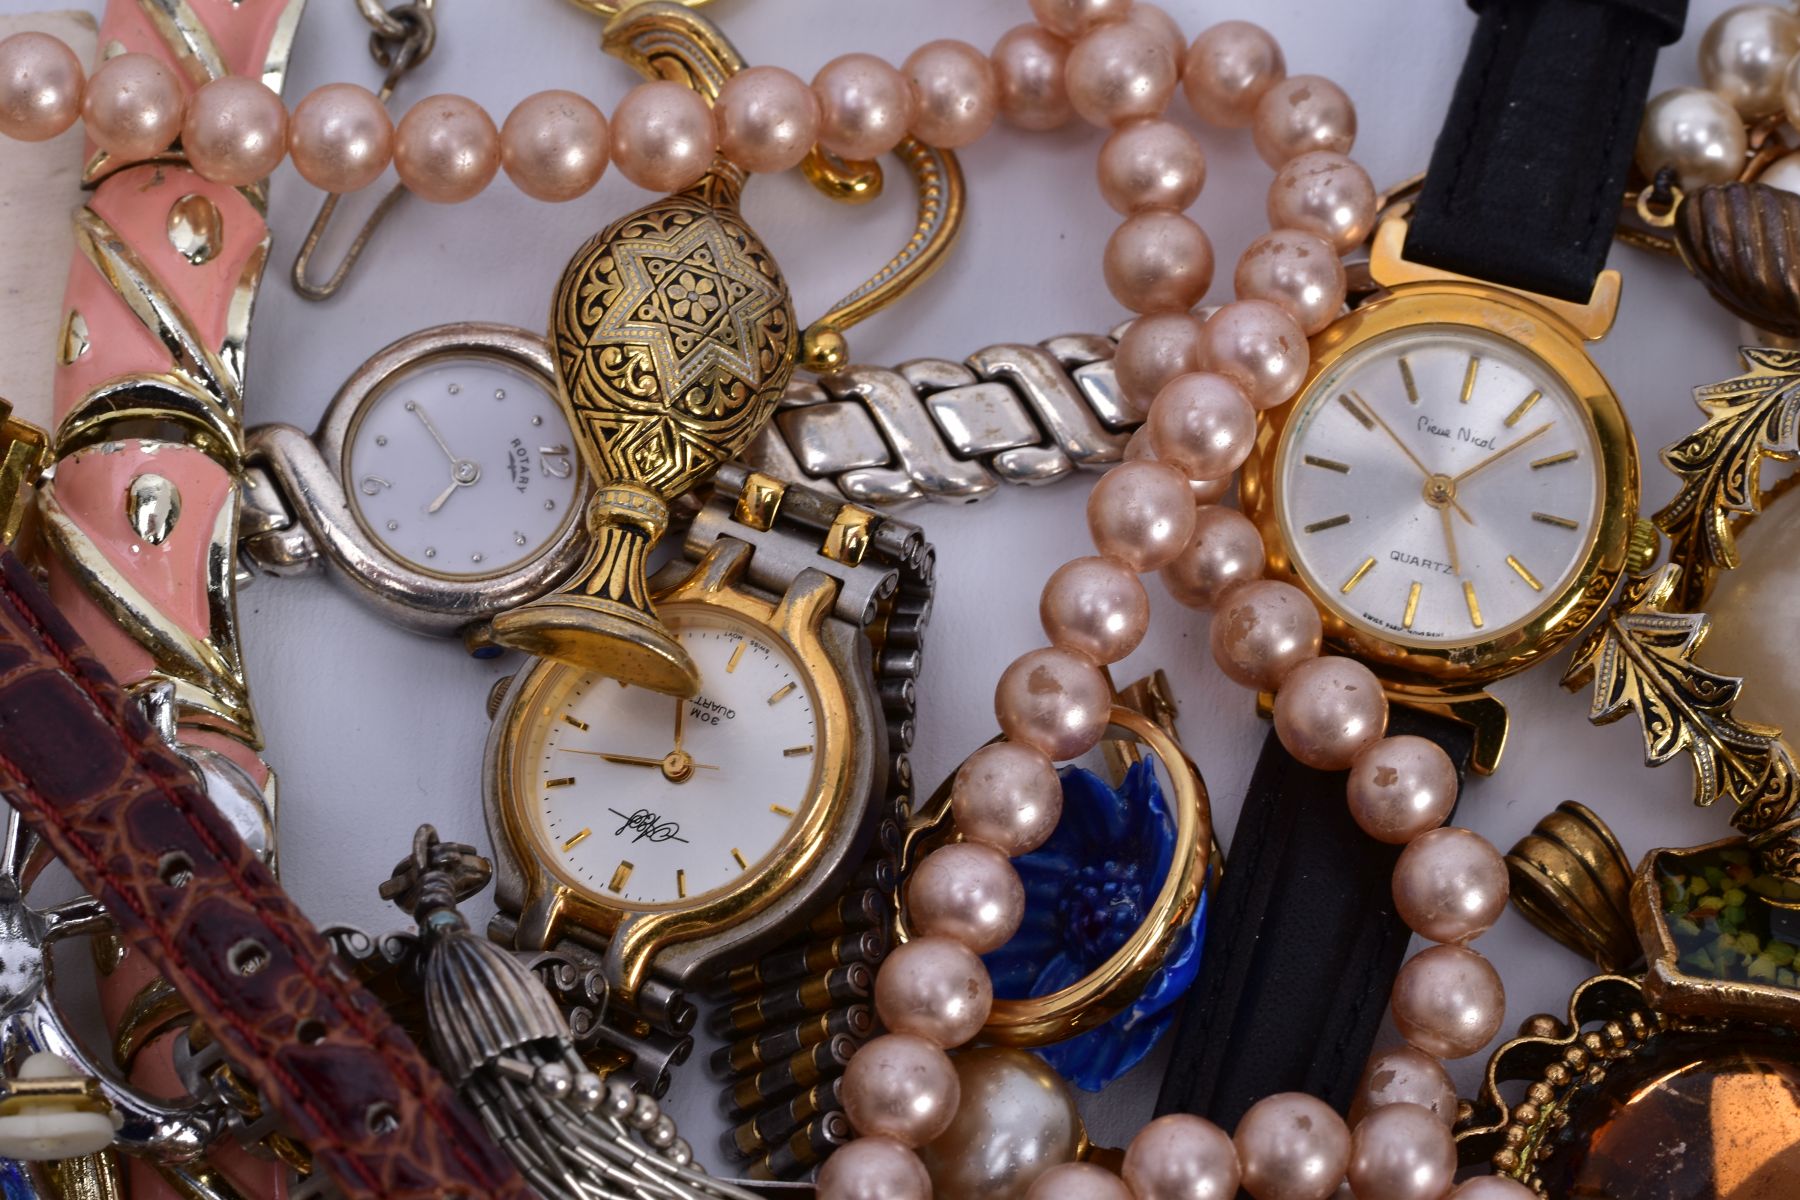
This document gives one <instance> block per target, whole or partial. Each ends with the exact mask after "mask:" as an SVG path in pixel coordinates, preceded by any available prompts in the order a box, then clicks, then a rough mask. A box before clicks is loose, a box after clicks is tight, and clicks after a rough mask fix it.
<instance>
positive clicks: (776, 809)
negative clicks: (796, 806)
mask: <svg viewBox="0 0 1800 1200" xmlns="http://www.w3.org/2000/svg"><path fill="white" fill-rule="evenodd" d="M769 811H770V812H772V813H774V814H775V815H776V816H778V817H791V816H793V815H794V810H793V809H791V808H783V807H781V805H779V804H771V805H769Z"/></svg>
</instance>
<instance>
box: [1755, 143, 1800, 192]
mask: <svg viewBox="0 0 1800 1200" xmlns="http://www.w3.org/2000/svg"><path fill="white" fill-rule="evenodd" d="M1756 182H1758V183H1766V184H1768V185H1769V186H1770V187H1772V188H1780V189H1781V190H1782V191H1784V192H1793V193H1795V194H1797V195H1800V150H1796V151H1794V152H1793V153H1792V154H1784V155H1782V156H1781V157H1780V158H1778V159H1776V160H1775V161H1774V162H1772V163H1770V164H1769V165H1768V166H1766V167H1764V168H1763V173H1762V174H1761V175H1758V176H1757V177H1756Z"/></svg>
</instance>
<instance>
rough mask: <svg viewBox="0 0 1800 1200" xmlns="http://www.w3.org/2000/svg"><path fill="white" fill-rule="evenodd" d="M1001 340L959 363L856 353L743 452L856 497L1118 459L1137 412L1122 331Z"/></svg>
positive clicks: (954, 496)
mask: <svg viewBox="0 0 1800 1200" xmlns="http://www.w3.org/2000/svg"><path fill="white" fill-rule="evenodd" d="M1122 331H1123V327H1121V328H1120V329H1117V330H1114V331H1113V333H1112V334H1110V335H1099V334H1065V335H1063V336H1061V337H1054V338H1050V339H1048V340H1046V341H1043V342H1039V343H1038V344H1037V345H1035V346H1030V345H1022V344H1018V343H1012V342H1004V343H1000V344H998V345H993V346H988V347H986V348H985V349H981V350H977V351H976V352H975V353H973V354H971V355H969V357H968V358H967V359H966V360H964V361H963V362H960V363H958V362H951V361H949V360H948V359H940V358H916V359H913V360H912V361H910V362H905V363H902V364H900V366H898V367H893V368H888V367H868V366H852V367H846V368H845V369H844V370H842V371H838V372H834V373H832V374H830V375H824V376H821V377H820V378H818V379H817V380H797V381H795V382H794V383H792V384H790V385H789V386H788V389H787V393H786V395H784V396H783V397H782V400H781V406H780V408H779V409H778V410H777V412H776V414H775V419H774V420H773V421H771V422H770V423H769V425H768V426H767V427H766V428H765V429H764V430H763V432H762V433H761V434H760V435H759V436H758V437H757V439H756V440H755V441H754V442H752V443H751V444H750V447H749V449H748V450H747V451H745V453H744V459H745V461H746V462H748V463H750V464H751V466H753V467H754V468H756V469H757V470H759V471H763V472H766V473H767V474H770V475H774V476H776V477H777V478H780V479H791V480H796V481H798V482H801V483H805V484H808V485H809V486H812V487H817V488H823V489H826V490H828V491H829V490H835V491H838V492H840V493H841V494H842V495H843V496H845V497H846V498H848V499H850V500H852V501H855V502H856V503H858V504H873V505H879V506H884V507H885V506H891V505H897V504H907V503H911V502H912V501H915V500H949V501H956V502H961V503H966V502H969V501H972V500H979V499H981V498H982V497H983V496H986V495H987V494H988V493H990V492H992V491H993V490H994V489H995V488H996V487H998V486H999V485H1000V484H1001V483H1020V484H1040V483H1051V482H1054V481H1055V480H1058V479H1061V478H1063V477H1064V476H1065V475H1068V474H1069V473H1070V472H1072V471H1075V470H1078V469H1087V470H1092V469H1099V468H1104V467H1108V466H1111V465H1113V464H1114V463H1117V462H1119V461H1120V460H1121V459H1122V458H1123V457H1124V454H1125V443H1126V441H1127V440H1129V438H1130V434H1131V431H1132V430H1133V429H1135V428H1136V427H1137V425H1138V423H1139V420H1140V418H1138V417H1137V416H1136V415H1135V414H1133V413H1132V412H1131V410H1130V409H1129V408H1128V407H1127V406H1126V404H1125V400H1124V397H1123V396H1122V395H1121V394H1120V390H1119V385H1118V381H1117V379H1116V378H1115V377H1114V373H1113V364H1112V357H1113V352H1114V350H1115V349H1116V348H1117V346H1118V340H1117V339H1118V334H1119V333H1120V332H1122Z"/></svg>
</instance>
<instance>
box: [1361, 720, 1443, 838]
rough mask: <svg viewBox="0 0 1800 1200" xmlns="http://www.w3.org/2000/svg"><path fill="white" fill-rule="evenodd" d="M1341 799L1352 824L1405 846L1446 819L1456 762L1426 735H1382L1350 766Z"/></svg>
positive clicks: (1373, 834) (1376, 836)
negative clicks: (1347, 806) (1343, 797)
mask: <svg viewBox="0 0 1800 1200" xmlns="http://www.w3.org/2000/svg"><path fill="white" fill-rule="evenodd" d="M1344 791H1345V799H1346V800H1347V801H1348V803H1349V805H1350V815H1351V817H1353V818H1354V819H1355V821H1356V824H1357V826H1358V827H1359V828H1360V829H1361V830H1362V831H1363V832H1364V833H1366V834H1368V835H1369V836H1370V837H1372V838H1374V839H1375V840H1376V841H1378V842H1387V843H1389V844H1390V845H1396V846H1400V845H1405V844H1406V843H1407V842H1410V841H1412V840H1413V839H1414V838H1416V837H1418V836H1419V835H1420V834H1422V833H1424V832H1425V831H1426V830H1428V829H1436V828H1437V827H1438V826H1439V825H1442V824H1443V823H1444V822H1445V821H1447V820H1449V819H1450V813H1451V812H1452V811H1453V810H1454V809H1455V808H1456V791H1457V782H1456V764H1455V763H1453V762H1451V761H1450V756H1449V755H1448V754H1446V753H1444V751H1443V748H1442V747H1440V746H1439V745H1438V744H1437V743H1436V742H1434V741H1431V740H1430V739H1428V738H1422V737H1416V736H1414V735H1413V734H1410V733H1406V734H1398V735H1396V736H1394V737H1386V738H1382V739H1381V740H1380V741H1378V742H1376V743H1374V744H1373V745H1371V746H1369V747H1368V748H1367V749H1365V750H1364V751H1363V752H1362V753H1361V754H1358V755H1357V756H1356V761H1355V762H1353V763H1351V764H1350V778H1349V780H1348V782H1347V783H1346V784H1345V788H1344Z"/></svg>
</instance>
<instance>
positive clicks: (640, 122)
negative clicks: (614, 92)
mask: <svg viewBox="0 0 1800 1200" xmlns="http://www.w3.org/2000/svg"><path fill="white" fill-rule="evenodd" d="M718 150H719V138H718V132H717V131H716V130H715V129H714V128H713V117H712V109H711V108H709V107H707V104H706V101H705V100H703V99H701V97H700V93H698V92H696V91H694V90H693V89H692V88H689V87H684V86H683V85H681V84H679V83H676V82H675V81H674V80H672V79H658V80H655V81H653V82H651V83H640V84H638V85H637V86H636V87H634V88H632V89H631V90H630V91H629V92H626V93H625V98H624V99H623V100H621V101H619V106H618V107H617V108H615V109H614V110H613V118H612V158H613V162H615V163H617V164H618V167H619V174H621V175H623V176H625V178H627V179H629V180H631V182H633V183H635V184H637V185H638V186H639V187H641V188H647V189H649V190H650V191H653V192H679V191H680V190H681V189H682V188H685V187H689V186H691V185H693V184H694V183H696V182H698V181H699V179H700V177H701V176H702V175H704V174H706V172H707V169H708V168H710V167H711V166H712V161H713V156H714V155H715V154H717V153H718Z"/></svg>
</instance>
